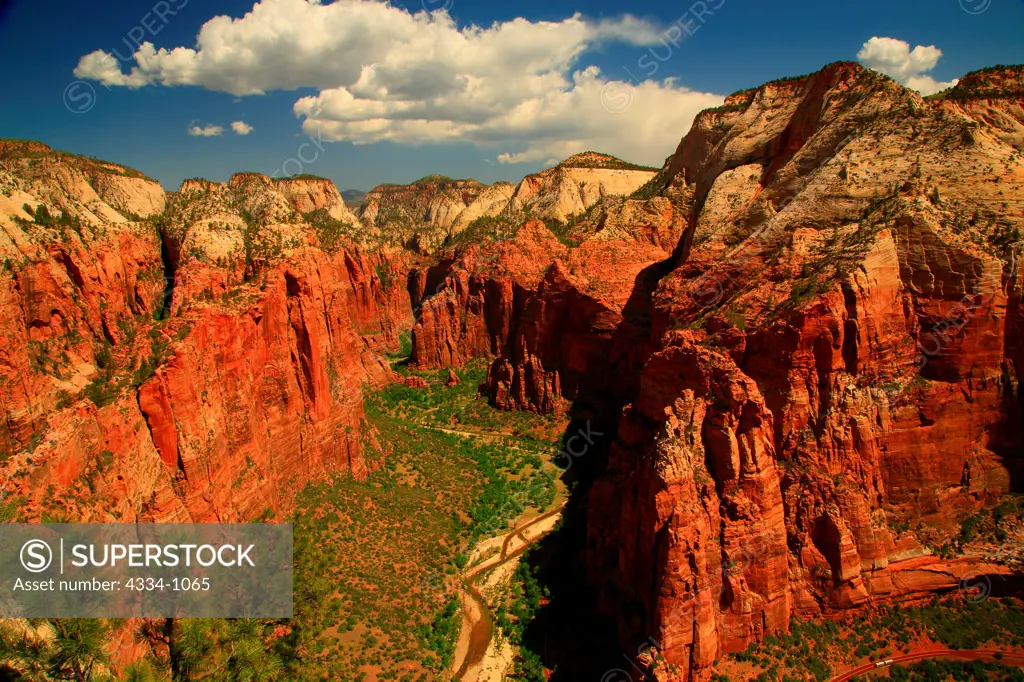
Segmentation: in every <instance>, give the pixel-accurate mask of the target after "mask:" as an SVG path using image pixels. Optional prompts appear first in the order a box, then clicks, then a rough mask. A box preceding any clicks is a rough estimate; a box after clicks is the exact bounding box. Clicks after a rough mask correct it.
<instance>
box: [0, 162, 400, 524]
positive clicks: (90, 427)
mask: <svg viewBox="0 0 1024 682" xmlns="http://www.w3.org/2000/svg"><path fill="white" fill-rule="evenodd" d="M4 150H5V152H4V154H5V155H4V157H3V159H2V165H0V174H2V175H0V179H2V180H3V182H4V188H5V195H4V200H5V201H4V204H3V205H2V206H0V208H2V209H3V211H4V212H3V213H0V226H2V227H3V233H2V234H3V238H4V239H5V240H6V241H4V242H0V247H2V248H3V253H4V256H5V259H4V264H5V267H4V269H3V271H2V273H0V335H3V336H4V339H5V342H4V344H3V351H2V352H0V377H2V383H0V405H3V411H4V414H3V419H2V421H0V424H2V431H0V450H2V451H3V455H4V456H3V458H2V459H3V461H2V464H0V467H2V471H3V474H4V476H3V480H4V482H5V484H4V485H5V488H6V489H7V491H8V492H10V493H13V494H14V495H17V496H20V497H21V502H20V504H19V509H20V510H21V512H22V513H23V514H24V515H25V516H26V518H29V519H38V518H39V517H40V516H42V515H46V514H50V515H53V514H54V513H57V512H58V510H59V513H61V514H65V515H68V516H69V517H70V518H74V519H80V520H114V519H120V520H125V521H136V520H157V521H173V520H178V521H182V520H189V519H191V520H195V521H213V520H219V521H230V520H246V519H254V518H256V517H258V516H262V515H267V514H270V515H277V514H280V513H284V512H286V511H287V508H288V505H289V501H290V498H291V495H292V494H293V493H294V492H296V491H297V490H298V489H299V488H301V486H302V485H304V484H305V483H306V482H307V481H308V480H309V479H310V478H313V477H316V476H318V475H320V473H321V472H325V471H331V470H334V471H348V472H351V474H352V475H354V476H357V477H358V476H363V475H365V474H366V472H367V471H368V470H369V469H370V468H372V467H374V466H376V465H377V464H378V463H379V461H380V457H381V456H382V455H381V452H380V451H379V449H377V448H374V447H373V443H374V436H373V434H372V433H371V432H367V430H366V426H365V424H364V423H363V420H362V414H363V413H362V387H363V386H364V385H368V386H371V387H372V386H380V385H382V384H384V383H386V382H388V381H391V380H392V375H391V372H390V370H389V368H388V366H387V363H386V362H384V361H383V360H381V359H380V357H379V356H378V355H377V352H376V351H383V350H388V349H393V348H396V347H397V345H398V336H399V334H400V333H401V332H402V331H403V330H407V329H408V328H409V326H410V325H411V323H412V321H411V305H410V301H409V294H408V292H407V290H406V288H405V287H404V283H405V281H406V278H407V274H406V273H407V272H408V267H409V265H408V263H409V259H408V257H407V256H406V255H403V254H389V253H387V252H385V251H376V252H375V253H373V254H372V255H368V254H367V253H365V252H363V251H362V250H360V248H359V247H358V246H356V245H354V244H352V243H351V242H350V241H348V240H347V239H345V236H344V235H343V234H342V235H337V234H334V233H333V232H332V231H331V228H333V226H335V225H336V224H337V223H340V222H341V221H340V220H338V219H337V218H333V217H332V215H331V214H330V211H332V210H334V209H335V208H336V207H337V206H336V203H335V202H336V201H337V200H340V197H337V196H336V195H337V191H336V190H333V186H331V187H330V188H326V187H324V186H323V184H322V183H312V184H311V185H309V186H306V187H303V186H301V185H299V184H295V183H301V182H303V181H300V180H296V181H289V182H287V183H277V182H274V181H272V180H270V179H269V178H266V177H265V176H261V175H257V174H239V175H236V176H234V177H232V178H231V181H230V182H229V183H227V184H221V183H212V182H207V181H202V180H195V181H186V182H185V183H184V184H183V185H182V187H181V188H180V189H179V191H178V192H176V193H174V194H173V195H171V197H170V199H169V201H167V203H166V207H165V204H164V201H163V192H162V190H160V189H159V187H158V186H156V185H155V183H152V182H151V181H148V180H145V179H141V178H138V177H136V175H138V174H135V173H134V171H130V170H129V169H121V168H120V167H115V166H113V165H111V164H103V163H102V162H92V161H86V160H80V159H78V157H70V156H68V155H63V154H60V153H58V152H52V151H49V150H48V149H46V148H45V147H39V148H36V147H29V148H28V149H27V151H26V148H25V147H21V146H13V147H4ZM37 166H38V167H39V168H40V170H39V171H36V170H35V169H36V168H37ZM96 168H100V169H102V170H96ZM89 173H94V174H95V173H100V174H109V175H111V176H112V177H111V178H100V179H97V178H96V177H92V176H89ZM82 177H84V178H85V179H84V180H82V179H81V178H82ZM139 182H143V183H149V185H144V186H142V188H141V189H140V187H139V186H138V183H139ZM119 183H120V184H119ZM122 185H123V186H122ZM94 187H99V188H100V190H101V191H99V192H97V191H95V190H93V189H92V188H94ZM147 187H148V189H147ZM332 190H333V191H332ZM154 195H155V196H159V198H160V200H159V201H157V200H156V199H154V198H153V197H154ZM305 202H308V205H307V204H306V203H305ZM25 204H27V205H28V206H27V207H25V206H24V205H25ZM37 206H42V207H44V209H43V210H39V209H37V208H36V207H37ZM303 208H311V209H312V211H313V212H315V211H319V210H324V211H326V212H328V216H327V217H328V218H330V219H331V220H334V221H336V222H331V220H327V219H323V220H320V221H319V222H317V220H318V219H316V218H315V217H314V222H308V221H307V220H305V219H304V217H303V211H302V210H301V209H303ZM307 213H308V212H307ZM147 214H148V215H152V218H151V220H142V219H141V216H142V215H147ZM161 237H162V238H161ZM403 302H404V303H403ZM25 339H28V341H29V342H28V343H26V342H25ZM366 443H369V444H370V447H369V448H366V447H364V445H365V444H366Z"/></svg>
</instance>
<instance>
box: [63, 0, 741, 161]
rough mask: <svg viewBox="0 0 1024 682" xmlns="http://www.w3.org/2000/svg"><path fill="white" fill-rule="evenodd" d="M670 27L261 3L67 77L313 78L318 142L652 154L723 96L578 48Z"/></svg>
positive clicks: (230, 86)
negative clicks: (593, 58)
mask: <svg viewBox="0 0 1024 682" xmlns="http://www.w3.org/2000/svg"><path fill="white" fill-rule="evenodd" d="M666 35H667V34H666V32H665V29H663V28H662V27H660V26H658V25H655V24H653V23H651V22H649V21H646V20H643V19H639V18H636V17H633V16H629V15H626V16H623V17H618V18H614V19H601V20H591V19H588V18H586V17H583V16H582V15H579V14H576V15H573V16H572V17H568V18H566V19H564V20H562V21H529V20H527V19H523V18H517V19H512V20H510V21H505V22H495V23H494V24H492V25H490V26H484V27H481V26H475V25H469V26H461V27H460V26H458V25H457V24H456V23H455V21H454V20H453V19H452V17H451V16H450V15H449V14H448V13H447V12H445V11H436V12H426V11H421V12H416V13H412V12H409V11H407V10H405V9H402V8H399V7H395V6H392V5H390V4H389V3H383V2H374V1H371V0H336V1H335V2H333V3H330V4H321V2H320V1H319V0H260V2H257V3H256V4H255V5H254V6H253V8H252V10H251V11H249V12H248V13H247V14H246V15H244V16H243V17H241V18H231V17H227V16H217V17H214V18H212V19H210V20H209V21H207V22H206V23H205V24H204V25H203V26H202V28H201V29H200V31H199V34H198V36H197V38H196V44H195V46H194V47H185V46H182V47H174V48H171V49H167V48H159V49H157V48H156V47H155V46H153V45H152V44H151V43H148V42H147V43H143V44H142V45H141V46H140V47H139V49H138V50H137V51H136V52H135V54H134V65H130V69H129V70H127V72H126V71H125V70H124V69H123V68H122V65H121V64H120V63H118V61H117V60H116V59H114V58H113V57H112V56H110V55H107V54H106V53H104V52H102V51H97V52H93V53H91V54H88V55H85V56H84V57H82V58H81V60H80V62H79V65H78V68H77V69H76V70H75V74H76V75H77V76H78V77H80V78H92V79H94V80H98V81H100V82H102V83H104V84H106V85H109V86H124V87H131V88H137V87H143V86H145V85H162V86H199V87H204V88H207V89H210V90H216V91H223V92H226V93H230V94H232V95H235V96H246V95H259V94H264V93H267V92H270V91H273V90H295V89H298V88H314V89H315V90H316V91H317V92H316V93H315V94H312V95H309V96H305V97H302V98H300V99H298V101H296V102H295V104H294V107H293V108H294V113H295V114H296V115H297V116H299V117H300V118H301V119H302V127H303V129H304V130H305V131H306V132H307V133H310V134H316V135H320V136H322V137H323V139H325V140H332V141H340V140H344V141H349V142H352V143H355V144H371V143H374V142H379V141H385V140H387V141H393V142H398V143H404V144H430V143H443V142H453V141H460V142H470V143H473V144H476V145H477V146H479V147H481V148H484V149H489V150H494V151H495V152H496V153H498V155H499V156H498V158H499V159H500V160H502V161H504V162H521V161H536V160H541V159H547V158H550V157H552V156H557V157H563V156H567V155H569V154H572V153H574V152H578V151H583V150H585V149H595V150H600V151H606V152H609V153H612V154H617V155H621V156H625V157H626V158H628V159H630V160H634V161H642V162H647V163H654V164H660V163H661V161H662V160H663V159H664V157H665V156H667V155H668V154H669V153H671V151H672V149H673V147H674V141H675V140H677V139H678V137H679V136H680V135H682V134H683V133H685V132H686V130H687V129H688V128H689V125H690V123H691V122H692V120H693V117H694V115H696V113H697V112H698V111H700V110H701V109H703V108H706V107H709V106H716V105H718V104H721V102H722V97H721V96H719V95H716V94H713V93H702V92H695V91H692V90H690V89H688V88H685V87H682V86H681V85H679V84H677V83H676V82H675V81H672V80H645V81H643V82H634V83H626V82H624V81H621V80H618V78H621V77H622V76H621V75H619V76H617V77H611V76H609V75H608V74H605V73H602V72H601V71H600V70H599V69H597V68H596V67H594V66H591V65H588V64H586V63H585V62H584V56H585V53H586V52H587V51H588V50H590V49H592V48H594V47H595V46H599V45H602V44H610V43H618V44H626V45H632V46H635V47H637V57H640V56H642V55H643V54H644V53H645V50H642V49H641V48H644V47H646V46H651V45H659V47H660V46H662V45H668V44H669V43H666ZM626 66H633V64H627V65H626ZM625 73H626V72H625V70H623V72H622V75H625ZM609 91H611V92H614V93H615V97H614V98H613V99H611V100H610V99H609V96H608V92H609Z"/></svg>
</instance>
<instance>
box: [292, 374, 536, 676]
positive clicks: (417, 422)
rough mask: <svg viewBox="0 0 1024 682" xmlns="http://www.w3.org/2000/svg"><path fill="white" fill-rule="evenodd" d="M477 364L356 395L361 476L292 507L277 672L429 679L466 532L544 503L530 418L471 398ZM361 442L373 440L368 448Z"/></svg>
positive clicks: (450, 644) (436, 667)
mask: <svg viewBox="0 0 1024 682" xmlns="http://www.w3.org/2000/svg"><path fill="white" fill-rule="evenodd" d="M484 372H485V369H484V367H483V366H482V365H480V364H476V365H474V366H473V367H471V368H469V369H464V370H459V371H458V373H457V375H458V377H459V378H460V380H461V383H459V384H458V385H456V386H453V387H447V386H445V385H444V379H446V378H447V370H445V371H444V372H422V373H419V376H420V377H421V378H423V379H424V380H426V381H427V382H428V383H429V388H426V389H421V388H411V387H409V386H406V385H404V384H395V385H391V386H388V387H387V388H385V389H383V390H381V391H377V392H374V393H370V394H367V396H366V416H367V423H366V425H365V427H364V429H363V431H362V433H361V434H354V433H353V434H351V435H352V436H353V437H360V438H361V439H362V441H363V444H364V456H366V457H368V458H369V459H370V460H371V462H370V464H371V468H373V467H376V469H375V470H373V471H370V472H369V473H368V474H367V476H366V480H364V481H359V480H356V479H354V478H352V477H351V476H348V475H339V476H337V477H336V478H333V479H331V480H328V481H324V482H319V483H314V484H312V485H309V486H307V488H306V489H305V490H304V491H303V492H302V494H301V495H300V497H299V500H298V503H297V511H296V515H295V518H294V523H295V537H296V556H297V559H296V561H297V564H296V577H295V586H296V602H295V603H296V612H295V617H294V618H293V619H292V621H291V622H290V624H289V625H290V627H291V632H290V633H289V634H288V635H287V637H285V639H286V640H287V643H288V644H287V646H288V648H289V650H292V651H294V652H297V655H298V656H299V660H294V659H293V658H291V657H288V656H284V655H282V659H283V660H285V662H286V665H287V669H288V679H298V680H335V679H343V680H351V679H361V675H364V674H365V675H367V676H369V675H370V674H373V675H375V676H376V677H377V679H380V680H423V681H425V680H436V679H442V678H443V675H444V673H445V671H446V670H447V669H448V668H449V667H450V665H451V663H452V656H453V653H454V645H455V640H456V638H457V635H458V632H459V629H460V627H461V609H460V608H459V602H458V599H457V591H458V589H459V586H458V581H459V572H460V570H461V568H462V567H464V566H465V563H466V554H465V552H466V550H468V548H469V547H470V546H471V545H472V543H473V542H474V541H475V539H476V538H478V537H481V536H484V535H487V534H492V533H495V532H497V531H499V530H500V529H503V528H505V527H507V525H508V523H509V521H511V520H512V519H514V518H515V517H516V516H518V515H519V514H520V513H521V512H522V511H523V510H524V509H525V508H527V507H536V508H539V507H546V506H548V505H550V504H551V502H552V501H553V499H554V478H553V476H552V475H551V473H549V472H550V467H549V466H545V465H544V456H545V455H546V454H548V453H550V452H551V451H552V449H553V445H551V443H552V442H553V441H550V440H545V439H544V438H546V436H544V437H542V436H536V437H530V436H527V437H524V438H518V439H515V440H511V439H505V438H503V437H502V436H503V434H504V433H508V432H509V430H510V427H511V428H512V429H515V428H527V426H528V424H529V425H531V426H533V427H535V430H536V431H541V429H540V426H541V425H542V423H543V424H545V425H546V426H548V427H549V428H550V429H551V430H552V431H554V430H555V428H556V427H555V426H554V425H552V424H551V423H550V422H548V421H547V420H544V418H542V417H538V416H536V415H530V417H532V420H531V421H530V422H526V421H524V420H523V419H522V417H520V415H515V414H507V413H500V412H497V411H496V410H493V409H491V408H490V407H488V406H487V405H486V403H485V402H484V401H482V400H480V399H478V398H477V396H476V385H477V384H478V383H479V381H481V380H482V379H483V376H484ZM374 443H380V444H382V445H383V446H384V448H385V449H386V451H387V452H386V454H385V455H384V456H383V458H380V457H378V456H376V455H374V447H375V446H374Z"/></svg>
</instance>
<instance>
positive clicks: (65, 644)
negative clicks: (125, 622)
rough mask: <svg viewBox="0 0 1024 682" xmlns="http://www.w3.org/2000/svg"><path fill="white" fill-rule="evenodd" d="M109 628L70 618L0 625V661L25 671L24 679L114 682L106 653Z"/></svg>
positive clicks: (10, 622)
mask: <svg viewBox="0 0 1024 682" xmlns="http://www.w3.org/2000/svg"><path fill="white" fill-rule="evenodd" d="M109 634H110V625H109V624H108V623H107V622H106V621H103V620H93V619H87V618H80V619H79V618H67V619H56V618H55V619H51V620H37V621H33V623H32V624H31V625H30V624H29V623H28V622H26V621H22V622H21V623H20V624H19V623H17V622H16V621H6V622H4V623H0V660H3V661H11V662H13V663H14V664H15V665H16V666H17V668H18V669H20V670H24V671H25V674H23V675H22V679H52V680H78V681H79V682H91V681H93V680H112V679H113V678H112V677H111V676H110V675H109V674H107V673H106V665H107V663H109V657H108V655H107V653H106V652H105V651H104V647H105V645H106V643H107V638H108V635H109Z"/></svg>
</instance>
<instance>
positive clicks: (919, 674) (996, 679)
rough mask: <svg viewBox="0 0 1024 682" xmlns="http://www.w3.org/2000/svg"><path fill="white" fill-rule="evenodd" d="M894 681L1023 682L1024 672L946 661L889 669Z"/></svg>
mask: <svg viewBox="0 0 1024 682" xmlns="http://www.w3.org/2000/svg"><path fill="white" fill-rule="evenodd" d="M889 679H890V680H893V682H941V681H943V680H949V679H952V680H954V681H956V682H960V681H961V680H964V681H966V680H975V681H976V682H1024V670H1022V669H1021V668H1018V667H1015V666H1010V665H1005V664H1003V663H991V662H987V661H950V660H944V659H936V660H927V661H918V662H917V663H912V664H910V665H907V666H904V665H900V664H896V665H894V666H892V667H891V668H889Z"/></svg>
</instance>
